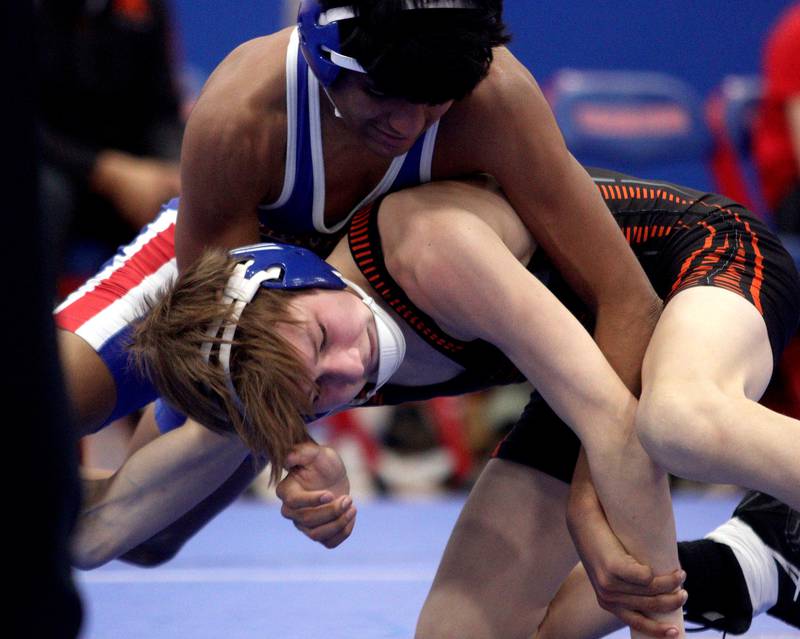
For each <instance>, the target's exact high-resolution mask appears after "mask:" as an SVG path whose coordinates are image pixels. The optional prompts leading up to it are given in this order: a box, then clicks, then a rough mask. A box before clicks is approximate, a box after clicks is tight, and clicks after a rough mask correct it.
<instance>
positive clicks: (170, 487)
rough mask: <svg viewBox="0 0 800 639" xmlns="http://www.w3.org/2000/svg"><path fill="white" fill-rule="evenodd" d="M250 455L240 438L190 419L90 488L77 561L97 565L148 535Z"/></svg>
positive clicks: (75, 545)
mask: <svg viewBox="0 0 800 639" xmlns="http://www.w3.org/2000/svg"><path fill="white" fill-rule="evenodd" d="M246 456H247V449H246V448H245V446H244V444H242V442H241V441H240V440H239V439H238V438H236V437H234V436H223V435H219V434H217V433H214V432H212V431H210V430H208V429H207V428H205V427H203V426H201V425H200V424H198V423H196V422H193V421H191V420H189V421H187V423H186V424H185V425H184V426H182V427H180V428H177V429H176V430H174V431H171V432H169V433H166V434H165V435H163V436H161V437H158V438H157V439H155V440H153V441H152V442H150V443H148V444H147V445H145V446H143V447H142V448H141V449H139V450H138V451H136V452H135V453H134V454H133V455H132V456H131V457H130V458H128V459H127V460H126V461H125V463H124V464H123V465H122V467H121V468H120V469H119V470H118V471H117V472H116V473H114V474H113V475H112V476H111V477H109V478H108V479H107V480H104V481H102V482H94V483H93V485H92V490H91V491H89V492H87V494H86V498H85V500H84V504H83V508H82V511H81V513H80V515H79V518H78V523H77V526H76V528H75V531H74V534H73V538H72V556H73V563H74V564H75V565H76V566H77V567H79V568H83V569H89V568H94V567H96V566H99V565H101V564H103V563H105V562H107V561H110V560H111V559H114V558H116V557H118V556H120V555H122V554H123V553H125V552H127V551H128V550H130V549H131V548H134V547H135V546H137V545H138V544H140V543H142V542H143V541H145V540H147V539H149V538H150V537H151V536H153V535H154V534H155V533H158V532H160V531H161V530H163V529H164V528H165V527H166V526H167V525H168V524H170V523H172V522H173V521H175V519H177V518H178V517H180V516H181V515H183V514H184V513H186V512H187V511H188V510H189V509H190V508H192V507H193V506H195V505H196V504H197V503H198V502H200V501H202V500H203V499H204V498H205V497H207V496H208V495H209V494H210V493H211V492H212V491H213V490H214V489H215V488H217V487H218V486H219V485H220V484H221V483H222V482H224V481H225V480H226V479H227V478H228V477H230V476H231V474H232V473H233V472H234V471H235V470H236V469H237V468H238V467H239V466H240V465H241V464H242V462H243V460H244V459H245V457H246Z"/></svg>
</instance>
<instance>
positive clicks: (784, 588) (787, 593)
mask: <svg viewBox="0 0 800 639" xmlns="http://www.w3.org/2000/svg"><path fill="white" fill-rule="evenodd" d="M733 516H734V517H738V518H739V519H741V520H742V521H743V522H745V523H746V524H747V525H748V526H750V528H752V529H753V530H754V531H755V533H756V534H757V535H758V536H759V537H760V538H761V540H762V541H763V542H764V543H765V544H766V545H767V546H768V547H769V549H770V551H771V553H772V556H773V558H774V559H775V563H776V564H777V566H778V603H776V604H775V605H774V606H773V607H772V608H770V609H769V610H767V614H769V615H772V616H773V617H775V618H777V619H780V620H781V621H783V622H785V623H788V624H789V625H791V626H794V627H795V628H800V513H799V512H797V511H796V510H792V509H791V508H789V506H787V505H786V504H784V503H783V502H781V501H778V500H777V499H775V498H774V497H770V496H769V495H766V494H764V493H758V492H755V491H750V492H748V493H747V494H746V495H745V497H744V499H743V500H742V501H741V503H740V504H739V505H738V506H737V507H736V510H735V511H734V512H733Z"/></svg>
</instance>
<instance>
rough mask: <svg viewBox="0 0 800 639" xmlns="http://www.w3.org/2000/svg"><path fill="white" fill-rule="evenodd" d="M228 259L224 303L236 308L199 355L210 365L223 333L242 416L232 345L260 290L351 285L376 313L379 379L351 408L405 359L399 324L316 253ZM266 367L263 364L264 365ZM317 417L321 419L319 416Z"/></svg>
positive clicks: (257, 247) (249, 252)
mask: <svg viewBox="0 0 800 639" xmlns="http://www.w3.org/2000/svg"><path fill="white" fill-rule="evenodd" d="M230 255H231V257H233V258H235V259H236V260H237V262H238V263H237V264H236V266H235V267H234V269H233V273H231V276H230V278H229V279H228V283H227V284H226V286H225V291H224V292H223V294H222V303H223V304H232V309H231V314H230V316H229V318H228V319H227V320H226V321H225V324H224V325H223V323H222V321H219V322H217V323H215V324H213V325H212V326H211V327H210V328H209V330H208V333H207V335H208V338H209V341H208V342H205V343H204V344H203V346H202V350H201V352H202V354H203V357H204V359H205V360H206V361H209V359H210V357H211V350H212V348H213V342H212V341H211V340H215V341H216V338H217V337H219V336H220V330H222V335H221V340H220V342H219V353H218V356H217V357H218V359H219V362H220V364H222V367H223V369H224V371H225V380H226V384H227V385H228V391H229V392H230V393H231V396H232V397H233V399H234V402H235V403H236V404H237V406H238V408H239V410H240V411H241V412H242V414H244V407H243V404H242V402H241V400H240V399H239V396H238V394H237V392H236V389H235V388H234V385H233V381H232V379H231V374H230V358H231V347H232V345H233V338H234V335H235V334H236V328H237V326H238V322H239V318H240V317H241V316H242V311H243V310H244V307H245V306H246V305H247V304H249V303H250V302H251V301H252V300H253V298H254V297H255V296H256V293H258V290H259V289H260V288H268V289H282V290H302V289H313V288H322V289H332V290H343V289H345V288H347V287H348V286H349V287H350V288H352V289H353V290H354V291H355V292H356V293H357V294H358V296H359V297H360V298H361V300H362V301H363V302H364V304H366V305H367V307H368V308H369V309H370V311H372V315H373V317H374V319H375V326H376V334H377V339H378V373H377V379H376V381H375V384H374V386H373V387H372V388H370V391H369V392H368V393H366V394H364V395H362V396H360V397H359V398H358V400H354V401H353V402H352V403H351V405H352V406H357V405H359V404H363V403H364V402H366V401H367V400H368V399H369V398H370V397H372V395H374V394H375V392H377V390H378V389H379V388H380V387H381V386H383V384H385V383H386V382H387V381H388V380H389V378H390V377H391V376H392V375H393V374H394V373H395V372H396V371H397V369H398V368H399V367H400V364H401V363H402V361H403V357H404V356H405V338H404V337H403V333H402V331H401V330H400V327H399V326H398V325H397V323H396V322H395V321H394V320H393V319H392V317H391V316H390V315H389V314H388V313H386V311H384V310H383V309H382V308H381V307H380V306H378V305H377V304H376V303H375V301H374V300H373V299H372V298H371V297H370V296H369V295H367V294H366V293H365V292H364V290H363V289H362V288H361V287H360V286H358V285H356V284H354V283H353V282H350V281H349V280H347V279H345V278H344V277H342V275H341V274H340V273H339V271H337V270H336V269H335V268H333V267H332V266H331V265H330V264H328V263H327V262H326V261H325V260H323V259H322V258H320V257H319V256H318V255H316V254H315V253H313V252H312V251H309V250H308V249H304V248H301V247H299V246H290V245H288V244H277V243H272V242H265V243H261V244H252V245H250V246H243V247H241V248H238V249H234V250H232V251H231V252H230ZM268 365H269V364H268V363H265V366H268ZM319 417H322V415H317V416H315V418H319Z"/></svg>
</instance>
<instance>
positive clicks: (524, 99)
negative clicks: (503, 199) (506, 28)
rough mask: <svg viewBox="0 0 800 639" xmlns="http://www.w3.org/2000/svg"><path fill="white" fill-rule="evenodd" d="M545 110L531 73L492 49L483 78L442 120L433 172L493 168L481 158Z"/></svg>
mask: <svg viewBox="0 0 800 639" xmlns="http://www.w3.org/2000/svg"><path fill="white" fill-rule="evenodd" d="M548 111H549V107H548V105H547V102H546V100H545V98H544V95H543V94H542V91H541V89H540V88H539V85H538V84H537V83H536V80H535V79H534V77H533V76H532V75H531V73H530V71H528V69H527V68H526V67H525V66H524V65H523V64H522V63H521V62H520V61H519V60H517V58H516V57H514V55H513V54H512V53H511V52H510V51H509V50H508V49H506V48H505V47H499V48H497V49H495V51H494V60H493V62H492V65H491V67H490V69H489V73H488V75H487V76H486V78H484V79H483V80H482V81H481V82H480V83H479V84H478V86H476V87H475V89H474V90H473V91H472V93H470V94H469V95H468V96H467V97H465V98H464V99H462V100H459V101H458V102H456V103H455V104H454V105H453V107H452V108H451V109H450V111H448V112H447V114H446V115H445V116H444V117H443V118H442V121H441V126H440V129H439V144H438V145H437V152H438V157H435V158H434V176H435V177H437V178H439V179H440V178H443V177H450V176H454V175H459V174H460V173H462V172H476V171H488V172H491V167H489V166H487V165H486V163H485V162H486V160H487V158H489V157H491V156H492V155H493V154H494V153H493V151H494V150H496V147H497V145H498V144H505V143H506V142H508V143H512V144H513V142H514V137H515V134H516V131H517V128H518V127H530V126H533V127H535V126H537V121H538V118H537V116H539V115H541V114H543V113H546V112H548ZM521 118H524V121H521ZM437 169H438V170H437ZM439 171H441V173H440V172H439Z"/></svg>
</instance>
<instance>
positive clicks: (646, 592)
mask: <svg viewBox="0 0 800 639" xmlns="http://www.w3.org/2000/svg"><path fill="white" fill-rule="evenodd" d="M627 577H630V574H628V575H627ZM685 579H686V573H685V572H683V571H682V570H675V571H674V572H672V573H670V574H668V575H662V576H660V577H655V578H650V579H649V580H647V581H644V580H642V579H640V578H637V579H636V580H634V579H630V578H622V577H621V573H620V572H619V571H614V574H612V571H605V572H603V573H600V574H597V575H596V576H595V586H596V589H597V590H598V591H600V592H602V593H603V594H604V595H606V596H608V597H612V596H614V595H638V596H643V597H652V596H655V595H668V594H671V593H674V592H675V591H676V590H678V588H680V587H681V586H682V585H683V582H684V580H685Z"/></svg>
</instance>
